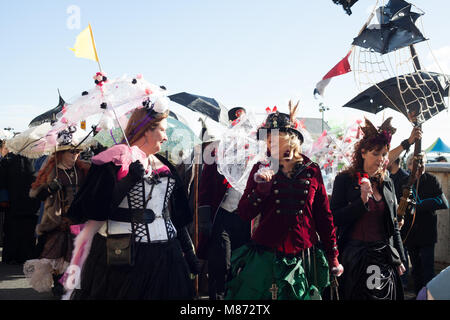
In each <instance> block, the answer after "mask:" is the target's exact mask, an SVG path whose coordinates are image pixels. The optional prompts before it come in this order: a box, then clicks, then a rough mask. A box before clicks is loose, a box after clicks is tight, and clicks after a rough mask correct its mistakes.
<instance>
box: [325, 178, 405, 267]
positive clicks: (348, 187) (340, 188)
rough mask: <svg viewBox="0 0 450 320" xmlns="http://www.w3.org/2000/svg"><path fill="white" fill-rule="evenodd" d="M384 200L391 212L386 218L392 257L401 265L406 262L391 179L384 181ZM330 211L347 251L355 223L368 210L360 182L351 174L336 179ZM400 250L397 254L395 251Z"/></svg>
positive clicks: (342, 244)
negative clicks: (399, 261)
mask: <svg viewBox="0 0 450 320" xmlns="http://www.w3.org/2000/svg"><path fill="white" fill-rule="evenodd" d="M381 194H382V197H383V199H384V201H385V203H386V208H387V209H388V211H389V212H388V213H389V214H388V215H386V220H385V223H386V230H387V235H386V236H387V239H386V240H387V241H388V242H389V245H390V246H391V248H395V249H396V250H392V254H393V255H394V256H393V258H394V259H395V260H398V259H399V258H400V260H401V261H402V262H405V261H406V258H405V255H404V251H403V244H402V239H401V237H400V231H399V228H398V222H397V199H396V196H395V189H394V183H393V182H392V179H391V178H389V177H388V176H386V177H385V180H384V182H383V190H382V192H381ZM330 206H331V211H332V213H333V217H334V223H335V224H336V227H337V230H338V231H337V233H338V246H339V250H341V251H345V245H346V243H347V242H348V240H350V234H351V233H352V231H353V227H354V225H355V222H356V221H358V219H359V218H361V217H362V215H363V214H364V213H366V212H367V211H368V206H367V204H364V203H363V201H362V199H361V187H360V186H359V183H358V179H357V178H356V177H352V176H351V175H350V174H349V173H341V174H339V175H337V176H336V179H335V180H334V185H333V193H332V195H331V201H330ZM396 251H397V252H396Z"/></svg>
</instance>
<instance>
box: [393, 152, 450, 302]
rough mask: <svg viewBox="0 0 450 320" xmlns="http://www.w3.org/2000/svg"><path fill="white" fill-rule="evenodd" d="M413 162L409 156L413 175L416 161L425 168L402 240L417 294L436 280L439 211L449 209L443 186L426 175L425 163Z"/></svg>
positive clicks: (418, 179) (416, 185)
mask: <svg viewBox="0 0 450 320" xmlns="http://www.w3.org/2000/svg"><path fill="white" fill-rule="evenodd" d="M419 158H421V159H418V158H416V159H415V158H414V155H410V156H409V157H408V159H407V161H406V164H407V166H408V169H409V170H410V171H412V168H413V161H416V160H418V161H420V162H421V163H422V165H420V166H419V167H418V170H417V172H416V183H414V185H413V187H412V192H413V197H414V198H415V201H416V208H415V211H413V213H412V214H406V215H405V217H404V220H405V222H404V225H403V227H402V230H401V231H402V238H403V241H404V244H405V246H406V247H407V249H408V253H409V257H410V259H411V265H412V270H411V275H412V277H413V279H414V290H415V293H416V294H417V293H418V292H419V291H420V290H421V289H422V288H423V287H424V286H425V285H426V284H427V283H428V281H430V280H431V279H432V278H433V277H434V248H435V245H436V242H437V213H436V210H441V209H448V207H449V204H448V200H447V198H446V196H445V194H444V193H443V192H442V187H441V184H440V183H439V180H438V179H437V178H436V176H434V175H432V174H430V173H428V172H426V171H425V165H423V164H424V163H425V162H426V159H425V158H423V157H420V156H419Z"/></svg>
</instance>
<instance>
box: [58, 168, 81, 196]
mask: <svg viewBox="0 0 450 320" xmlns="http://www.w3.org/2000/svg"><path fill="white" fill-rule="evenodd" d="M61 169H62V171H63V172H64V173H65V174H66V176H67V179H69V183H70V186H71V187H72V190H73V194H74V195H75V193H76V188H77V186H78V175H77V170H76V169H75V167H72V169H73V172H74V173H75V184H73V183H72V179H71V178H70V175H69V174H68V173H67V171H66V169H63V168H61ZM72 169H69V170H72Z"/></svg>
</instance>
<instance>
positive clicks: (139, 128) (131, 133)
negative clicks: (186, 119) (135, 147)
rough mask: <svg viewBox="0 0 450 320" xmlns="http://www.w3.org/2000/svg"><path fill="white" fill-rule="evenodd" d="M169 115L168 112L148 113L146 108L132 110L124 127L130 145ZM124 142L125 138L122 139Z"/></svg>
mask: <svg viewBox="0 0 450 320" xmlns="http://www.w3.org/2000/svg"><path fill="white" fill-rule="evenodd" d="M168 116H169V113H168V112H165V113H156V112H152V113H151V114H149V112H148V110H147V108H140V109H136V110H134V111H133V114H132V115H131V117H130V119H129V120H128V124H127V127H126V128H125V135H126V137H127V139H128V142H129V143H130V145H132V144H133V143H135V142H136V141H137V140H139V139H140V138H142V137H143V136H144V134H145V132H146V131H148V130H154V129H155V128H156V127H157V126H158V124H159V123H160V122H161V121H162V120H163V119H166V118H167V117H168ZM122 143H125V139H124V140H123V141H122Z"/></svg>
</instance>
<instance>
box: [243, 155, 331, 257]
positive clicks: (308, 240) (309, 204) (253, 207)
mask: <svg viewBox="0 0 450 320" xmlns="http://www.w3.org/2000/svg"><path fill="white" fill-rule="evenodd" d="M302 156H303V155H302ZM303 158H304V163H305V164H307V163H310V164H309V166H307V167H306V168H303V169H302V166H299V167H298V168H297V169H298V170H297V174H296V175H294V176H293V177H292V178H288V177H287V176H286V175H285V174H284V173H283V172H282V171H281V169H280V170H278V172H277V173H276V174H275V175H274V176H273V177H272V180H271V181H270V182H265V183H257V182H255V180H254V175H255V173H256V172H257V171H258V170H259V168H260V167H262V166H263V165H262V164H260V163H257V164H256V165H255V166H254V167H253V169H252V171H251V172H250V176H249V179H248V181H247V186H246V188H245V191H244V194H243V196H242V198H241V201H240V202H239V206H238V214H239V215H240V216H241V218H242V219H244V220H251V219H254V218H255V217H257V216H258V215H259V216H260V218H259V225H258V227H257V228H256V230H255V231H254V233H253V235H252V239H253V241H254V242H256V243H258V244H260V245H263V246H265V247H268V248H272V249H275V250H277V251H280V252H284V253H286V254H297V253H299V252H301V251H302V250H304V249H307V248H310V247H312V246H313V245H315V244H316V243H317V242H318V241H319V236H320V240H321V242H322V244H323V247H324V250H325V252H326V255H327V257H328V261H330V262H331V261H333V260H334V259H335V258H337V256H338V251H337V247H336V233H335V228H334V225H333V216H332V215H331V211H330V208H329V203H328V197H327V193H326V190H325V186H324V184H323V180H322V174H321V172H320V168H319V166H318V165H317V164H316V163H314V162H310V160H309V159H308V158H307V157H306V156H303ZM301 169H302V170H301Z"/></svg>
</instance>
